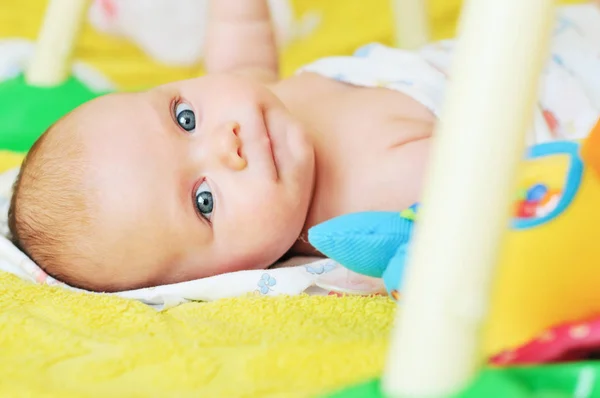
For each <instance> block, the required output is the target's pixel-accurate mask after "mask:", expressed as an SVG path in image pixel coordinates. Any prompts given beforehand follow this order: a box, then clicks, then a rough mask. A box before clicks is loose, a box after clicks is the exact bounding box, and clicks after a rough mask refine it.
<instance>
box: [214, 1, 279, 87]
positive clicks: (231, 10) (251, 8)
mask: <svg viewBox="0 0 600 398" xmlns="http://www.w3.org/2000/svg"><path fill="white" fill-rule="evenodd" d="M204 62H205V66H206V69H207V72H209V73H211V72H234V73H241V74H245V75H250V76H252V77H255V78H258V79H260V80H262V81H265V82H272V81H275V80H277V79H278V76H279V70H278V69H279V62H278V54H277V46H276V43H275V37H274V32H273V26H272V24H271V18H270V15H269V7H268V4H267V1H266V0H211V2H210V14H209V23H208V31H207V41H206V54H205V61H204Z"/></svg>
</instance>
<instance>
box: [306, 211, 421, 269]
mask: <svg viewBox="0 0 600 398" xmlns="http://www.w3.org/2000/svg"><path fill="white" fill-rule="evenodd" d="M412 225H413V222H412V221H411V220H408V219H406V218H403V217H401V216H400V213H399V212H385V211H373V212H361V213H351V214H347V215H343V216H339V217H336V218H333V219H331V220H328V221H325V222H323V223H321V224H319V225H316V226H314V227H313V228H311V229H310V230H309V231H308V240H309V242H310V243H311V244H312V245H313V246H314V247H315V248H316V249H317V250H319V251H320V252H321V253H323V254H324V255H326V256H327V257H329V258H332V259H333V260H335V261H337V262H339V263H340V264H342V265H343V266H344V267H346V268H348V269H350V270H352V271H354V272H357V273H360V274H364V275H368V276H373V277H381V275H382V274H383V271H384V270H385V269H386V267H387V264H388V262H389V261H390V259H391V258H392V257H393V256H394V254H395V253H396V250H397V249H398V246H399V245H400V244H403V243H406V242H408V240H409V239H410V234H411V231H412Z"/></svg>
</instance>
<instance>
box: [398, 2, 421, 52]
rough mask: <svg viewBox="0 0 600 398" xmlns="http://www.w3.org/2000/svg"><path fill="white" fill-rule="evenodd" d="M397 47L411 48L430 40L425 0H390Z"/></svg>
mask: <svg viewBox="0 0 600 398" xmlns="http://www.w3.org/2000/svg"><path fill="white" fill-rule="evenodd" d="M391 2H392V14H393V16H394V40H395V43H396V46H397V47H400V48H403V49H406V50H413V49H416V48H419V47H421V46H423V45H425V44H427V42H429V40H430V31H429V20H428V13H427V4H426V2H427V1H426V0H391Z"/></svg>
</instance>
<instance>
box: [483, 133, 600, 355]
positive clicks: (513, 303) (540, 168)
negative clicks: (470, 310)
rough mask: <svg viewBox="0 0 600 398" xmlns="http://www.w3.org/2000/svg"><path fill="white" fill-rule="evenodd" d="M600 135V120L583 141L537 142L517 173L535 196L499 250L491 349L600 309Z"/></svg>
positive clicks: (488, 351) (525, 204)
mask: <svg viewBox="0 0 600 398" xmlns="http://www.w3.org/2000/svg"><path fill="white" fill-rule="evenodd" d="M599 136H600V122H599V123H598V124H597V125H596V126H595V128H594V129H593V131H592V132H591V133H590V135H589V137H588V138H587V139H586V140H585V141H583V143H580V142H556V143H549V144H544V145H540V146H538V147H534V148H532V150H531V152H530V157H529V159H528V160H527V161H526V163H525V165H524V167H523V169H522V172H521V173H520V174H519V180H518V181H519V186H521V187H524V188H525V189H528V190H529V198H526V199H525V200H523V199H520V200H518V201H517V203H516V209H517V214H516V216H517V218H516V219H515V221H514V222H513V228H511V229H510V230H509V231H508V233H507V234H506V236H505V239H504V243H503V246H502V251H501V253H500V258H499V261H500V266H499V268H498V272H497V274H496V283H495V286H496V288H495V289H494V290H493V296H492V301H491V313H490V321H489V323H488V325H487V332H486V335H485V336H486V337H485V340H484V342H485V344H484V352H485V354H486V355H494V354H497V353H498V352H500V351H503V350H506V349H510V348H513V347H515V346H518V345H521V344H524V343H526V342H527V341H529V340H531V339H533V338H534V337H536V336H537V335H540V334H542V332H544V331H545V330H546V329H548V328H550V327H553V326H555V325H558V324H562V323H565V322H578V321H580V320H585V319H588V318H589V317H591V316H594V315H597V314H598V313H599V312H600V304H598V303H600V289H598V286H600V272H598V263H599V262H600V246H599V245H598V237H597V236H596V234H595V228H596V226H597V225H600V212H599V211H598V210H597V206H598V203H600V175H599V174H598V172H599V171H600V169H599V168H598V167H599V161H600V146H598V145H597V143H598V140H599V139H600V138H599ZM527 187H529V188H527ZM524 207H526V208H530V209H531V210H528V211H527V212H523V210H522V209H523V208H524Z"/></svg>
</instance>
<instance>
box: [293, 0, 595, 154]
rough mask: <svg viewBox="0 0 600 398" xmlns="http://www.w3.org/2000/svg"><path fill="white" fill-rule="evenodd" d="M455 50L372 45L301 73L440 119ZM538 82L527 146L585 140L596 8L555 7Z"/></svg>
mask: <svg viewBox="0 0 600 398" xmlns="http://www.w3.org/2000/svg"><path fill="white" fill-rule="evenodd" d="M508 28H509V27H507V29H508ZM454 45H455V40H444V41H439V42H435V43H432V44H429V45H426V46H424V47H423V48H421V49H420V50H418V51H407V50H401V49H397V48H391V47H387V46H384V45H381V44H377V43H373V44H368V45H366V46H363V47H361V48H359V49H358V50H357V51H356V52H355V53H354V54H353V55H351V56H333V57H327V58H323V59H319V60H317V61H315V62H313V63H311V64H308V65H306V66H304V67H302V68H301V69H300V70H299V72H303V71H308V72H314V73H318V74H321V75H323V76H327V77H329V78H332V79H336V80H338V81H342V82H346V83H349V84H353V85H356V86H364V87H385V88H389V89H392V90H397V91H400V92H402V93H404V94H406V95H408V96H410V97H412V98H414V99H415V100H416V101H418V102H420V103H421V104H423V105H424V106H425V107H426V108H428V109H429V110H430V111H431V112H432V113H433V114H434V115H435V116H439V114H440V110H441V107H442V104H443V101H444V94H445V91H446V85H447V81H448V78H449V75H450V74H451V73H450V72H451V64H452V55H453V53H454ZM540 79H541V81H540V92H539V95H538V101H537V104H536V109H535V111H534V112H535V114H534V118H533V119H534V125H533V126H532V128H531V130H530V132H529V135H528V144H530V145H531V144H538V143H542V142H547V141H552V140H558V139H580V138H583V137H585V136H587V134H588V133H589V131H590V130H591V128H592V127H593V126H594V124H595V122H596V121H597V119H598V116H599V114H600V9H599V8H598V7H597V6H596V5H594V4H581V5H573V6H561V7H557V19H556V25H555V29H554V32H553V36H552V44H551V53H550V56H549V58H548V61H547V63H546V65H545V67H544V70H543V72H542V74H541V76H540ZM490 95H493V93H490ZM482 100H484V99H482ZM490 122H491V123H492V122H493V121H490Z"/></svg>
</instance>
